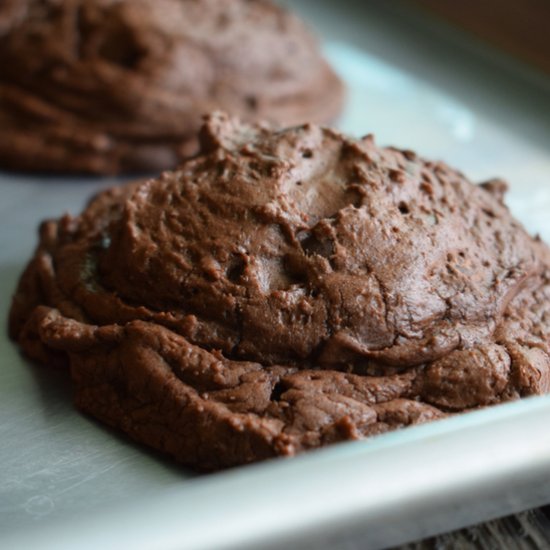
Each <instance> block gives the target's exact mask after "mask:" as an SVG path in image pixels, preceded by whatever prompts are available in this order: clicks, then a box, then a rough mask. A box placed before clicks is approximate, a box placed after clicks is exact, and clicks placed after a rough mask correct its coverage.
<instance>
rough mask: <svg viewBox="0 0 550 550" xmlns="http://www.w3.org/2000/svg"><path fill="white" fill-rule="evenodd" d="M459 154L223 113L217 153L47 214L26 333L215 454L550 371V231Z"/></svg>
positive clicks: (141, 431) (446, 402) (151, 434)
mask: <svg viewBox="0 0 550 550" xmlns="http://www.w3.org/2000/svg"><path fill="white" fill-rule="evenodd" d="M504 190H505V186H504V184H503V183H502V182H500V181H496V180H495V181H491V182H488V183H486V184H484V185H482V186H475V185H473V184H472V183H470V182H469V181H468V180H467V179H466V178H465V177H464V176H463V175H462V174H461V173H459V172H457V171H455V170H453V169H451V168H449V167H448V166H446V165H445V164H443V163H433V162H429V161H426V160H424V159H422V158H419V157H418V156H416V155H415V154H414V153H412V152H410V151H399V150H397V149H392V148H379V147H377V146H376V145H375V144H374V142H373V139H372V137H371V136H367V137H366V138H364V139H361V140H354V139H351V138H347V137H345V136H342V135H341V134H339V133H337V132H336V131H333V130H330V129H322V128H319V127H318V126H314V125H306V126H301V127H296V128H291V129H286V130H282V131H272V130H270V129H269V128H267V127H262V128H260V127H251V126H247V125H244V124H240V123H239V122H238V121H236V120H234V119H229V118H227V117H226V116H225V115H221V114H216V115H212V116H211V117H210V118H209V119H208V120H207V123H206V125H205V126H204V128H203V129H202V133H201V153H200V154H199V155H198V156H197V157H195V158H193V159H190V160H188V161H186V162H185V163H184V164H182V166H181V168H180V169H179V170H178V171H176V172H171V173H165V174H163V175H162V176H160V177H159V178H157V179H154V180H150V181H148V182H146V183H138V184H133V185H129V186H127V187H124V188H117V189H113V190H110V191H107V192H103V193H101V194H99V195H98V196H97V197H96V198H94V199H93V200H92V201H91V203H90V204H89V206H88V207H87V208H86V209H85V210H84V212H83V213H82V214H81V215H80V216H78V217H74V218H73V217H70V216H65V217H63V218H61V219H60V220H57V221H48V222H45V223H44V224H43V225H42V228H41V233H40V235H41V236H40V244H39V246H38V249H37V251H36V254H35V257H34V259H33V260H32V261H31V263H30V264H29V266H28V268H27V270H26V272H25V274H24V275H23V277H22V279H21V283H20V285H19V288H18V290H17V293H16V295H15V297H14V301H13V307H12V310H11V318H10V330H11V336H12V337H13V338H14V339H16V340H17V341H18V342H19V344H20V345H21V347H22V349H23V351H24V352H25V353H26V354H27V355H29V356H30V357H32V358H34V359H37V360H39V361H42V362H45V363H61V364H64V363H68V364H69V365H70V370H71V374H72V378H73V380H74V386H75V391H76V403H77V406H78V407H80V408H81V409H82V410H84V411H87V412H89V413H91V414H93V415H94V416H97V417H98V418H100V419H101V420H103V421H105V422H106V423H108V424H110V425H112V426H115V427H117V428H120V429H121V430H123V431H125V432H126V433H127V434H129V435H130V436H131V437H132V438H134V439H136V440H138V441H141V442H143V443H146V444H148V445H151V446H153V447H155V448H157V449H159V450H161V451H164V452H166V453H169V454H170V455H172V456H173V457H175V458H176V459H177V460H179V461H181V462H183V463H185V464H189V465H191V466H194V467H197V468H201V469H215V468H220V467H226V466H232V465H235V464H241V463H246V462H251V461H254V460H259V459H263V458H267V457H272V456H277V455H293V454H295V453H298V452H301V451H304V450H307V449H310V448H314V447H319V446H323V445H326V444H328V443H331V442H334V441H339V440H347V439H359V438H363V437H367V436H370V435H373V434H378V433H382V432H386V431H388V430H392V429H395V428H400V427H403V426H408V425H410V424H416V423H419V422H425V421H427V420H432V419H436V418H440V417H442V416H445V415H447V414H449V413H455V412H460V411H464V410H469V409H474V408H477V407H482V406H486V405H491V404H495V403H500V402H502V401H507V400H511V399H516V398H519V397H522V396H525V395H531V394H540V393H544V392H547V391H549V390H550V378H549V375H550V251H549V249H548V248H547V247H546V245H544V244H543V243H541V242H540V241H538V240H536V239H533V238H531V237H530V236H529V235H527V234H526V232H525V231H524V230H523V228H522V227H521V226H520V225H519V224H518V223H517V222H516V221H515V220H514V219H513V218H512V217H511V216H510V214H509V212H508V209H507V208H506V207H505V206H504V204H503V202H502V196H503V193H504Z"/></svg>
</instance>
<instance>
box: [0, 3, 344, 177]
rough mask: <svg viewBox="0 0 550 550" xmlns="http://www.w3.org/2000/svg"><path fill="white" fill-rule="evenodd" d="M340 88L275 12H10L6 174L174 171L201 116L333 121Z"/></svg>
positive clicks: (197, 8)
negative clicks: (219, 112) (221, 112)
mask: <svg viewBox="0 0 550 550" xmlns="http://www.w3.org/2000/svg"><path fill="white" fill-rule="evenodd" d="M342 99H343V90H342V85H341V83H340V81H339V80H338V78H337V77H336V76H335V74H334V73H333V71H332V70H331V69H330V67H329V66H328V65H327V63H326V62H325V61H324V60H323V59H322V58H321V56H320V53H319V49H318V45H317V43H316V41H315V40H314V39H313V38H312V36H311V35H310V34H309V32H308V31H307V29H306V28H305V27H304V25H303V24H302V22H301V21H299V20H298V19H297V18H296V17H295V16H293V15H291V14H289V13H288V12H286V11H285V10H283V9H282V8H280V7H277V6H275V5H273V4H271V3H270V2H268V1H266V0H256V1H253V2H251V1H247V0H154V1H151V0H16V1H14V0H2V2H0V128H1V129H2V132H1V133H0V166H1V167H4V168H9V169H17V170H19V169H22V170H35V171H56V172H91V173H117V172H125V171H126V172H127V171H141V170H161V169H165V168H173V167H174V166H176V165H177V163H178V162H179V161H180V160H181V159H182V158H184V157H186V156H187V155H189V154H192V153H194V152H195V151H196V148H197V142H196V134H197V131H198V129H199V127H200V120H201V116H202V115H203V114H204V113H207V112H210V111H212V110H214V109H218V108H222V109H225V110H227V111H230V112H232V113H234V114H238V115H240V116H241V117H243V118H245V119H248V120H252V119H254V120H255V119H262V120H263V119H266V120H271V121H275V122H278V123H285V124H295V123H300V122H304V121H310V120H312V121H318V122H329V121H331V120H333V119H334V118H335V117H336V116H337V114H338V112H339V110H340V107H341V104H342Z"/></svg>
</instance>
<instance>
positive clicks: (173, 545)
mask: <svg viewBox="0 0 550 550" xmlns="http://www.w3.org/2000/svg"><path fill="white" fill-rule="evenodd" d="M288 3H291V4H292V6H293V7H294V8H296V9H299V10H301V11H302V12H303V13H304V14H305V15H306V16H307V17H308V18H309V19H310V21H312V23H313V24H314V25H315V26H317V28H318V29H319V31H320V33H321V35H322V36H323V39H324V41H325V49H326V52H327V55H328V56H329V58H330V59H331V61H332V62H333V63H334V64H335V66H337V68H338V70H339V71H340V73H341V74H342V76H343V77H344V79H345V80H346V82H347V84H348V90H349V95H348V108H347V110H346V113H345V114H344V116H343V117H342V119H341V121H340V126H341V128H342V129H344V130H346V131H348V132H351V133H354V134H365V133H368V132H374V133H375V134H376V136H377V141H378V142H379V143H382V144H384V143H387V144H395V145H399V146H404V147H409V148H414V149H416V150H418V151H419V152H420V153H421V154H423V155H425V156H428V157H436V158H443V159H445V160H447V161H448V162H449V163H451V164H454V165H456V166H457V167H459V168H461V169H462V170H463V171H464V172H465V173H466V174H468V175H469V176H471V177H472V178H473V179H475V180H483V179H486V178H490V177H493V176H496V175H502V176H504V177H506V178H507V179H508V180H509V182H510V184H511V193H510V195H509V204H510V206H511V208H512V210H513V211H514V212H515V213H516V215H517V216H518V217H519V218H520V219H521V220H522V221H523V222H524V224H525V225H526V226H527V227H528V229H529V230H530V231H532V232H539V233H540V234H541V235H542V236H543V237H545V238H546V239H547V240H549V241H550V191H549V188H550V152H549V144H550V123H549V118H550V115H549V106H548V98H549V97H550V84H549V82H548V81H547V80H545V79H544V78H543V77H541V76H540V75H536V74H535V73H531V72H530V71H529V70H526V69H525V68H523V67H519V66H516V65H515V64H514V63H512V62H510V61H508V60H505V59H503V58H501V57H500V56H499V55H496V54H492V53H491V52H490V51H488V50H484V49H482V48H479V47H477V46H476V45H473V46H472V45H471V44H469V43H465V42H464V40H463V39H461V37H460V35H456V36H455V35H453V33H452V32H447V30H445V29H444V31H441V30H437V28H436V27H435V26H433V25H432V24H431V23H430V22H426V21H424V20H423V19H422V18H421V17H417V16H415V15H414V14H412V13H411V12H409V11H407V10H408V9H407V8H406V7H403V6H400V5H399V4H397V3H391V7H390V6H389V5H388V4H390V3H381V2H378V3H375V2H373V3H370V2H358V3H353V2H346V1H345V0H344V1H340V2H338V3H336V2H328V1H327V2H320V1H314V0H309V1H306V0H303V1H301V2H288ZM438 33H439V34H438ZM113 183H114V180H106V179H102V180H97V179H93V178H80V179H78V180H76V179H67V178H64V179H60V178H52V177H50V178H38V177H27V176H16V175H12V174H6V173H0V325H1V326H0V548H10V549H18V548H23V549H26V548H33V549H34V548H48V549H49V548H51V549H54V548H55V549H61V550H65V549H67V550H69V549H70V550H84V549H88V548H89V549H94V550H95V549H97V548H102V549H119V548H133V549H136V550H137V549H155V550H157V549H158V550H168V549H174V550H175V549H183V548H185V549H195V548H197V549H198V548H219V549H223V548H259V547H281V548H282V547H284V548H289V547H292V548H297V547H311V548H349V547H350V546H349V545H350V544H351V543H350V541H361V542H360V543H359V544H358V547H361V548H379V547H384V546H389V545H391V544H397V543H400V542H404V541H407V540H412V539H414V538H419V537H422V536H425V535H429V534H434V533H436V532H440V531H443V530H449V529H452V528H456V527H460V526H463V525H466V524H468V523H472V522H476V521H481V520H485V519H488V518H491V517H495V516H497V515H503V514H505V513H509V512H513V511H518V510H520V509H522V508H526V507H528V506H532V505H536V504H541V503H543V502H546V501H550V475H549V474H550V431H549V429H548V426H549V425H550V398H547V397H541V398H533V399H529V400H525V401H522V402H516V403H512V404H507V405H503V406H499V407H495V408H492V409H487V410H485V411H480V412H476V413H470V414H467V415H462V416H459V417H456V418H453V419H449V420H444V421H440V422H436V423H433V424H430V425H426V426H420V427H415V428H408V429H406V430H402V431H400V432H395V433H392V434H387V435H383V436H379V437H376V438H372V439H371V440H368V441H363V442H357V443H344V444H339V445H335V446H333V447H331V448H328V449H325V450H322V451H317V452H312V453H310V454H308V455H305V456H301V457H298V458H296V459H292V460H275V461H270V462H266V463H264V464H259V465H254V466H247V467H243V468H238V469H234V470H231V471H227V472H223V473H219V474H212V475H207V476H199V477H197V476H193V475H192V473H191V472H189V471H187V470H185V469H182V468H180V467H178V466H177V465H175V464H173V463H172V462H170V461H169V460H167V459H165V458H163V457H161V456H158V455H157V454H155V453H152V452H150V451H148V450H146V449H144V448H141V447H139V446H136V445H133V444H132V443H130V442H128V441H127V440H126V439H125V438H124V437H121V436H119V435H117V434H115V433H113V432H112V431H110V430H109V429H106V428H104V427H103V426H101V425H99V424H97V423H96V422H94V421H93V420H90V419H89V418H86V417H84V416H81V415H79V414H78V413H77V412H76V411H74V410H73V408H72V406H71V398H70V395H71V392H70V383H69V381H68V380H67V377H66V375H65V374H64V373H63V372H58V371H55V370H51V369H48V368H45V367H40V366H35V365H32V364H30V363H28V362H27V361H25V360H24V359H22V358H21V357H20V356H19V354H18V352H17V350H16V348H15V347H14V346H13V345H12V344H11V343H10V342H9V341H8V340H7V337H6V327H5V320H6V315H7V310H8V308H9V302H10V296H11V293H12V292H13V289H14V287H15V284H16V281H17V278H18V276H19V274H20V272H21V270H22V268H23V266H24V264H25V262H26V261H27V259H28V258H29V256H30V254H31V252H32V249H33V247H34V244H35V242H36V226H37V223H38V222H39V220H41V219H43V218H45V217H54V216H58V215H60V214H61V213H62V212H64V211H71V212H76V211H78V210H79V209H80V208H81V206H82V204H83V203H84V201H85V199H86V198H87V197H88V196H89V195H90V194H91V193H92V192H94V191H97V190H98V189H99V188H100V187H104V186H107V185H111V184H113Z"/></svg>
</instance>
